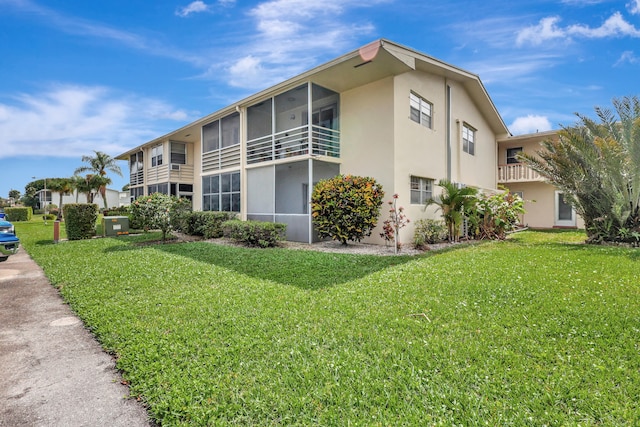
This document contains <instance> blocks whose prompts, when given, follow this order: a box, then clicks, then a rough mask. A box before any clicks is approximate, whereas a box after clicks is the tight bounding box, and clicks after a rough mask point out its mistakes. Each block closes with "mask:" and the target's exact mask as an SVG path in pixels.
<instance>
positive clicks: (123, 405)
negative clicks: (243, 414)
mask: <svg viewBox="0 0 640 427" xmlns="http://www.w3.org/2000/svg"><path fill="white" fill-rule="evenodd" d="M0 375H2V381H0V426H2V427H4V426H12V427H13V426H123V427H124V426H150V425H153V424H152V423H151V421H150V420H149V417H148V415H147V412H146V410H145V408H144V407H143V406H142V405H141V404H140V403H139V402H136V401H135V400H132V399H127V396H128V394H129V390H128V388H127V387H126V386H124V385H122V383H121V381H122V378H121V377H120V375H119V373H118V372H117V370H116V369H115V363H114V360H113V358H112V357H111V356H110V355H108V354H106V353H105V352H104V351H102V349H101V347H100V345H99V344H98V343H97V342H96V340H95V339H94V338H93V336H92V335H91V334H90V333H89V332H88V331H87V330H86V329H85V328H84V325H83V324H82V322H81V321H80V319H78V318H77V317H76V316H75V315H74V314H73V312H72V311H71V309H70V308H69V306H68V305H66V304H65V303H64V302H63V301H62V298H61V297H60V295H59V294H58V292H57V290H56V289H55V288H54V287H53V286H51V284H50V283H49V282H48V280H47V278H46V277H45V276H44V273H43V271H42V269H40V267H39V266H38V265H37V264H36V263H35V262H34V261H33V260H32V259H31V257H29V255H28V254H27V253H26V252H25V251H24V249H21V251H20V252H19V253H18V254H16V255H12V256H10V257H9V259H8V260H7V261H5V262H2V263H0Z"/></svg>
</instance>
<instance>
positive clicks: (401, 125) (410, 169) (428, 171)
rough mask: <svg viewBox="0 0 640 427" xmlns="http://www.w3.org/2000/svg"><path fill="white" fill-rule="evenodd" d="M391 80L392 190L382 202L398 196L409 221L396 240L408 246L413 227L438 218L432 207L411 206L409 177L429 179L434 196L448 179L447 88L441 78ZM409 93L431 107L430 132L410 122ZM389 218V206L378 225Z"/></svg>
mask: <svg viewBox="0 0 640 427" xmlns="http://www.w3.org/2000/svg"><path fill="white" fill-rule="evenodd" d="M394 80H395V91H394V123H395V124H396V126H395V134H394V141H395V146H396V156H395V158H394V169H395V170H394V187H393V189H391V188H388V190H387V193H386V197H385V202H387V201H389V200H391V198H392V196H393V194H398V200H397V204H398V206H402V207H404V209H405V211H404V212H405V214H406V216H407V218H409V220H410V221H411V222H409V224H407V226H406V227H404V228H403V229H401V230H400V236H399V240H400V242H401V243H403V244H407V243H409V242H411V241H413V231H414V224H415V222H416V221H417V220H418V219H422V218H432V219H437V218H439V217H440V214H439V213H438V212H437V211H436V208H435V207H434V206H431V207H429V208H426V209H425V206H424V205H423V204H411V176H416V177H421V178H428V179H432V180H433V182H434V185H433V190H434V192H435V191H437V189H438V187H437V185H436V183H437V182H438V181H439V180H440V179H443V178H446V176H447V140H446V135H447V129H446V126H447V123H446V111H445V96H446V88H445V80H444V78H442V77H439V76H434V75H430V74H426V73H423V72H419V71H415V72H410V73H405V74H401V75H399V76H396V77H395V79H394ZM411 92H414V93H415V94H416V95H419V96H420V97H422V98H423V99H425V100H427V101H428V102H430V103H432V104H433V110H432V127H431V128H428V127H426V126H424V125H422V124H420V123H417V122H415V121H413V120H411V118H410V115H409V111H410V109H409V95H410V93H411ZM388 215H389V205H388V204H387V203H385V204H384V205H383V206H382V210H381V217H380V221H379V222H380V223H382V222H383V221H384V220H386V219H387V218H388ZM378 234H379V232H378V233H376V236H378ZM378 239H379V237H378Z"/></svg>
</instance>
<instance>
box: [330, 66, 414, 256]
mask: <svg viewBox="0 0 640 427" xmlns="http://www.w3.org/2000/svg"><path fill="white" fill-rule="evenodd" d="M393 84H394V82H393V78H385V79H382V80H379V81H377V82H373V83H370V84H367V85H364V86H361V87H358V88H356V89H352V90H350V91H347V92H344V93H342V94H340V102H341V109H340V124H341V126H340V131H341V139H340V140H341V145H340V160H341V166H340V173H342V174H352V175H360V176H370V177H372V178H374V179H375V180H376V181H377V182H378V183H380V184H381V185H382V188H383V190H384V191H385V194H386V196H385V201H386V199H389V198H390V196H391V195H393V191H394V190H393V189H394V187H395V182H394V179H395V173H394V166H395V163H396V162H395V160H394V157H395V155H396V149H395V148H394V118H395V111H394V101H393V99H394V88H393ZM408 102H409V101H408V98H407V111H408V109H409V103H408ZM407 188H408V187H407ZM385 207H386V204H385V205H383V208H382V210H381V213H382V215H381V219H380V220H379V221H378V223H379V224H381V223H382V222H383V221H384V216H385V215H386V212H385ZM380 232H381V226H380V225H378V227H377V228H376V229H375V230H374V231H373V232H372V234H371V236H370V237H369V238H367V239H365V240H364V241H365V242H367V243H377V244H381V243H382V241H381V238H380V235H379V234H380Z"/></svg>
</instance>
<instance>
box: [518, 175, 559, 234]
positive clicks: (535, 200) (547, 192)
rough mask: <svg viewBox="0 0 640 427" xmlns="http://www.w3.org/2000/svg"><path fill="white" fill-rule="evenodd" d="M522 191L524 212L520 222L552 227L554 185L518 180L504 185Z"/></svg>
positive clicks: (536, 226)
mask: <svg viewBox="0 0 640 427" xmlns="http://www.w3.org/2000/svg"><path fill="white" fill-rule="evenodd" d="M506 187H507V188H508V189H509V191H511V192H518V191H519V192H522V198H523V199H524V200H525V203H524V209H525V211H526V212H525V214H524V215H523V216H522V224H523V225H526V226H528V227H531V228H552V227H553V224H554V215H555V208H554V205H555V187H553V186H552V185H549V184H547V183H545V182H519V183H513V184H509V185H507V186H506Z"/></svg>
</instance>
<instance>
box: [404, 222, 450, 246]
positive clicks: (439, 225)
mask: <svg viewBox="0 0 640 427" xmlns="http://www.w3.org/2000/svg"><path fill="white" fill-rule="evenodd" d="M447 237H448V232H447V226H446V225H445V224H444V221H441V220H437V219H419V220H418V221H416V225H415V231H414V232H413V244H414V245H415V246H416V248H421V247H423V246H424V245H429V244H434V243H441V242H444V241H445V240H447Z"/></svg>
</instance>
